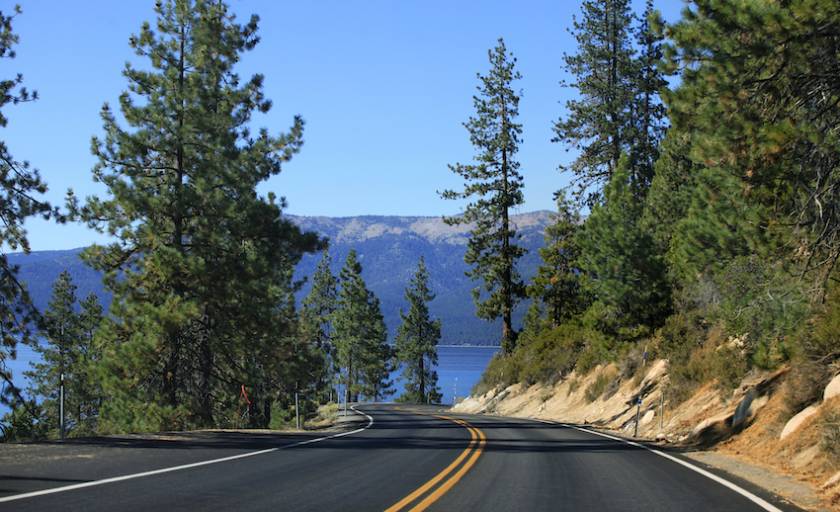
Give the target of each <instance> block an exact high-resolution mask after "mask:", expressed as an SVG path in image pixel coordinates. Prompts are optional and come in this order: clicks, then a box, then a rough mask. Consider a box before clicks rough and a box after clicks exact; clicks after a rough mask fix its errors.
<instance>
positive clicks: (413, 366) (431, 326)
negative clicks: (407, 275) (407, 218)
mask: <svg viewBox="0 0 840 512" xmlns="http://www.w3.org/2000/svg"><path fill="white" fill-rule="evenodd" d="M434 298H435V294H434V293H432V291H431V289H430V288H429V272H428V270H427V269H426V262H425V261H424V260H423V257H422V256H421V257H420V261H419V262H418V263H417V271H416V272H415V274H414V277H413V278H412V279H411V283H410V284H409V286H408V287H407V288H406V289H405V300H406V301H407V302H408V311H407V312H403V311H402V310H401V311H400V318H401V319H402V323H401V324H400V326H399V328H398V329H397V337H396V340H395V342H394V348H395V350H396V353H397V361H399V363H400V364H401V365H402V367H403V371H402V378H403V379H404V380H405V394H404V395H403V397H402V398H403V399H405V400H407V401H410V402H419V403H435V402H438V401H440V391H439V390H438V387H437V372H436V371H435V366H436V365H437V344H438V342H439V341H440V320H432V318H431V316H430V315H429V302H431V301H432V300H434Z"/></svg>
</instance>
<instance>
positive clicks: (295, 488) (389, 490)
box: [0, 405, 796, 512]
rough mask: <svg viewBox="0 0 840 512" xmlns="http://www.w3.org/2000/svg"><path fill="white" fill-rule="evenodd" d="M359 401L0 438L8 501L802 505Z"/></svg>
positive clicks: (540, 438)
mask: <svg viewBox="0 0 840 512" xmlns="http://www.w3.org/2000/svg"><path fill="white" fill-rule="evenodd" d="M358 409H359V410H360V411H361V412H363V413H365V414H366V415H367V417H363V418H360V419H361V421H360V422H359V423H356V424H354V425H353V426H351V427H349V433H348V431H345V432H343V433H342V434H339V435H338V436H336V437H332V438H324V436H325V435H324V434H320V435H319V434H313V433H306V434H259V433H255V434H242V433H225V432H198V433H185V434H177V435H172V436H170V437H162V438H156V439H152V440H148V439H140V438H134V437H107V438H97V439H87V440H78V441H70V442H65V443H52V444H33V445H23V446H8V447H2V448H0V510H16V511H29V510H88V511H106V510H107V511H124V510H126V511H129V510H138V511H140V510H142V511H148V510H157V511H161V512H162V511H169V510H224V511H230V510H238V511H239V510H242V511H249V510H295V511H297V510H318V511H328V510H340V511H368V510H379V511H381V510H389V512H398V511H403V510H405V511H409V510H414V511H420V510H436V511H453V510H489V511H543V510H599V511H608V510H621V511H629V510H644V511H653V510H662V511H679V510H687V511H688V510H698V511H700V510H702V511H708V510H716V511H750V510H774V508H773V507H778V509H779V510H796V509H795V508H793V507H791V506H789V505H785V504H783V503H781V502H779V501H777V500H776V499H775V498H774V497H772V496H768V495H767V494H766V493H763V492H761V491H759V490H757V489H754V488H751V487H749V486H748V485H746V484H744V483H743V482H739V481H735V480H733V479H732V478H730V477H726V479H725V480H721V481H715V480H713V479H712V478H710V477H709V476H707V475H703V474H701V473H698V472H697V471H695V470H693V469H692V468H690V467H687V466H686V465H684V464H682V463H680V462H678V461H680V460H681V459H679V458H677V459H676V460H672V459H670V458H667V457H668V456H670V455H668V454H664V455H665V456H663V454H657V453H654V452H653V451H650V450H648V449H645V448H643V447H639V446H632V445H629V444H627V443H625V442H623V441H621V440H618V439H610V438H607V437H602V436H600V435H597V434H594V433H591V432H587V431H583V430H579V429H576V428H573V427H570V426H564V425H557V424H546V423H539V422H536V421H530V420H522V419H512V418H500V417H492V416H472V415H459V414H453V413H450V412H448V411H446V410H445V409H441V408H436V407H421V406H400V405H361V406H359V407H358ZM319 436H320V437H319ZM219 459H224V460H219ZM183 466H186V467H183ZM701 471H702V470H701ZM114 477H121V478H114ZM712 477H714V475H712ZM108 479H111V480H108ZM726 485H729V486H730V487H734V488H735V489H736V490H733V489H732V488H730V487H727V486H726ZM68 486H69V488H68ZM51 490H52V491H57V492H50V491H51ZM745 494H746V496H745ZM4 500H6V501H4ZM765 500H766V501H765Z"/></svg>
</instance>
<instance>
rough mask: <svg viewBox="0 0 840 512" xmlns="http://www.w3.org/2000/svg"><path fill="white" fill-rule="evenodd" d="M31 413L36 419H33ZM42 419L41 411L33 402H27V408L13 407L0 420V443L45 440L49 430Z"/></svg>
mask: <svg viewBox="0 0 840 512" xmlns="http://www.w3.org/2000/svg"><path fill="white" fill-rule="evenodd" d="M30 411H31V412H30ZM33 413H34V414H35V415H36V417H33ZM43 418H44V415H43V411H41V408H40V407H39V406H38V404H36V403H35V402H34V401H33V402H29V403H28V404H27V407H15V408H14V409H12V410H11V411H9V412H7V413H6V414H5V415H4V416H3V418H2V419H0V435H2V437H0V441H2V442H4V443H6V442H11V441H34V440H38V439H45V438H46V437H47V436H48V434H49V430H50V429H49V426H48V425H47V422H46V421H44V419H43Z"/></svg>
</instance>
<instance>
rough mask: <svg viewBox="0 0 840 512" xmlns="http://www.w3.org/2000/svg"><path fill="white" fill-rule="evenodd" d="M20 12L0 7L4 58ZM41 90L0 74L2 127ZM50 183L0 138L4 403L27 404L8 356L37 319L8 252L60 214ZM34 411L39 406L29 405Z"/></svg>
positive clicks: (11, 51)
mask: <svg viewBox="0 0 840 512" xmlns="http://www.w3.org/2000/svg"><path fill="white" fill-rule="evenodd" d="M20 13H21V10H20V7H17V6H15V7H14V8H13V9H11V12H9V10H7V9H5V8H4V9H0V59H13V58H14V57H15V45H16V44H17V43H18V35H17V34H16V33H15V32H14V30H13V27H12V22H13V21H14V18H15V17H16V16H17V15H18V14H20ZM37 97H38V95H37V93H36V92H34V91H29V90H28V89H26V88H25V87H24V86H23V76H22V75H20V74H17V75H14V76H12V77H10V78H2V79H0V127H3V128H5V127H7V125H8V122H9V120H8V118H7V117H6V114H5V112H4V111H3V109H4V108H5V107H8V106H9V105H10V104H11V105H16V104H18V103H21V102H27V101H33V100H35V99H37ZM46 191H47V185H46V184H45V183H44V181H43V180H42V179H41V176H40V174H39V173H38V170H37V169H34V168H32V167H31V166H30V165H29V163H28V162H27V161H25V160H23V161H21V160H18V159H16V158H15V157H14V156H13V155H12V154H11V150H10V149H9V147H8V146H7V145H6V143H5V142H4V141H3V140H0V218H2V219H3V222H2V223H0V381H2V382H3V384H4V385H3V386H2V387H3V389H4V393H3V394H2V395H0V403H3V404H6V405H14V406H17V405H24V406H25V402H24V399H23V397H22V395H21V392H20V389H19V388H18V387H17V386H16V385H15V384H14V382H13V380H12V377H13V376H12V373H11V371H10V370H9V369H8V368H7V367H6V361H7V360H10V359H14V358H15V357H16V354H17V352H16V347H17V344H18V343H24V344H32V343H34V339H33V338H32V330H31V326H32V325H33V324H34V323H35V322H36V321H37V312H36V311H35V309H34V308H33V307H32V304H31V301H30V299H29V294H28V293H27V291H26V287H25V286H24V285H23V283H21V282H20V281H19V280H18V277H17V271H18V269H17V268H16V267H15V266H13V265H11V264H9V260H8V258H7V256H6V253H7V251H23V252H26V253H28V252H29V242H28V240H27V237H26V230H25V229H24V227H23V223H24V221H25V220H26V219H27V218H29V217H42V218H50V217H51V216H55V217H58V218H59V220H62V219H61V217H60V216H59V215H58V212H57V210H55V209H54V208H52V207H51V206H50V205H49V203H47V202H46V201H44V200H43V199H42V195H43V194H44V193H45V192H46ZM25 408H27V409H29V410H30V412H32V413H34V409H33V408H31V407H28V406H25Z"/></svg>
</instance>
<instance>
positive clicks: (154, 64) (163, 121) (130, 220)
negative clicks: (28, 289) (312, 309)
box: [69, 0, 319, 430]
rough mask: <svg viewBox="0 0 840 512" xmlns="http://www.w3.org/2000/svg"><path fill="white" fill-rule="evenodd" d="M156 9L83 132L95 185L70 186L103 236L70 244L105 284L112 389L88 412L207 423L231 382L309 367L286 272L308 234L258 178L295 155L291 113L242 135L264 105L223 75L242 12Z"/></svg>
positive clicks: (298, 125) (266, 382)
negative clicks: (280, 124)
mask: <svg viewBox="0 0 840 512" xmlns="http://www.w3.org/2000/svg"><path fill="white" fill-rule="evenodd" d="M155 12H156V14H157V20H156V23H155V24H154V28H153V26H152V25H150V24H149V23H144V24H143V26H142V27H141V30H140V33H139V34H137V35H135V36H132V37H131V39H130V45H131V47H132V49H133V50H134V52H135V53H136V54H137V55H138V57H140V60H139V61H138V62H145V63H146V64H147V66H148V67H147V68H142V69H141V68H139V67H136V65H135V64H131V63H129V64H127V65H126V67H125V70H124V72H123V74H124V75H125V76H126V78H127V80H128V81H129V84H130V85H129V87H128V91H126V92H125V93H123V94H122V95H121V96H120V102H119V107H120V111H121V116H117V115H116V113H115V112H113V111H112V110H111V108H110V107H109V106H108V105H107V104H106V105H105V106H104V107H103V109H102V120H103V124H104V132H105V135H104V138H102V139H100V138H98V137H95V138H94V139H93V142H92V150H93V153H94V155H95V156H96V157H97V159H98V163H97V164H96V166H95V167H94V169H93V176H94V179H95V180H96V181H99V182H101V183H102V184H103V185H104V188H105V190H106V196H105V197H104V198H99V197H90V198H88V199H87V201H86V203H85V204H84V205H83V206H80V205H79V204H78V202H77V201H76V199H75V198H74V197H73V196H72V195H71V197H70V199H69V206H70V207H71V209H72V211H73V212H74V213H75V214H77V215H78V216H79V217H80V218H81V219H83V220H84V221H86V222H87V223H88V225H89V226H91V227H93V228H96V229H98V230H100V231H102V232H105V233H107V234H109V235H111V238H112V239H113V240H114V241H113V242H111V243H109V244H108V245H105V246H93V247H91V248H89V249H87V250H86V251H85V252H84V255H83V257H84V258H85V260H86V261H87V262H88V263H89V264H90V265H91V266H92V267H93V268H95V269H97V270H99V271H102V272H104V273H105V284H106V286H107V287H108V288H109V290H110V291H112V292H113V295H114V300H113V303H112V305H111V310H110V313H111V315H112V317H113V318H112V320H111V321H109V322H108V328H107V329H105V330H104V331H103V333H102V334H101V335H100V339H101V340H102V343H103V344H104V345H105V348H104V358H103V359H104V367H105V368H107V371H108V375H107V376H105V377H104V378H103V386H104V387H103V389H104V391H105V393H106V394H107V395H108V396H109V398H110V397H113V399H109V400H108V402H107V404H106V405H107V406H106V407H103V410H102V416H103V422H104V423H105V424H107V425H109V428H113V429H115V430H123V429H129V430H131V429H137V428H144V429H145V428H151V429H157V428H169V427H172V426H173V425H206V426H212V425H215V424H216V418H223V417H227V416H229V414H228V412H229V410H231V409H233V408H235V407H236V405H235V403H236V397H237V396H238V392H239V388H240V386H241V385H243V384H245V385H246V386H247V387H248V388H249V389H250V392H251V394H252V398H253V402H254V403H255V404H257V403H261V404H270V403H271V402H273V401H274V400H275V399H276V398H277V397H278V395H285V396H286V397H287V396H288V394H289V393H290V391H293V389H294V387H295V383H297V382H300V381H303V380H304V379H314V377H310V376H309V375H308V374H309V373H311V372H309V371H308V369H307V368H306V365H307V361H310V360H311V358H309V357H308V356H307V351H306V350H305V349H306V347H301V346H300V345H296V344H295V343H294V339H295V337H294V336H293V335H294V333H295V330H296V326H295V318H294V300H293V295H292V294H293V291H294V289H295V284H294V283H293V281H292V271H293V269H294V265H295V264H296V263H297V262H298V261H299V259H300V258H301V256H302V254H303V253H304V252H308V251H313V250H315V249H317V248H318V246H319V243H318V239H317V237H316V236H315V235H314V234H306V233H302V232H301V231H300V229H299V228H297V227H296V225H295V224H294V223H292V222H291V221H290V220H289V219H286V218H284V217H283V216H282V209H283V207H284V206H285V204H284V201H283V200H280V201H279V202H278V201H277V200H276V199H275V197H274V196H273V194H270V195H269V196H268V197H267V198H264V197H261V196H259V195H258V194H257V191H256V189H257V186H258V185H259V184H260V183H262V182H263V181H265V180H267V179H268V178H270V177H271V176H274V175H276V174H278V173H279V172H280V171H281V167H282V166H283V164H285V163H286V162H287V161H288V160H289V159H290V158H291V157H292V156H293V155H294V154H295V153H297V151H298V150H299V148H300V146H301V144H302V130H303V121H302V120H301V119H300V118H295V120H294V123H293V125H292V127H291V129H290V130H289V132H288V133H285V134H279V135H277V136H272V135H270V134H269V133H268V132H267V131H266V130H259V131H258V132H256V133H255V134H252V133H251V121H252V119H251V118H252V115H253V114H254V113H264V112H267V111H268V110H269V109H270V107H271V103H270V101H268V100H267V99H265V98H264V96H263V93H262V82H263V78H262V76H261V75H254V76H252V77H251V78H250V79H247V80H241V79H240V78H239V77H238V76H237V74H236V72H235V67H236V65H237V63H238V61H239V59H240V58H241V56H242V54H243V53H245V52H246V51H249V50H251V49H253V48H254V46H255V45H256V43H257V42H258V39H259V38H258V36H257V18H256V16H254V17H252V18H251V19H250V20H249V21H248V22H247V23H245V24H239V23H237V22H236V21H235V19H234V16H233V15H232V14H231V13H230V12H229V10H228V7H227V6H226V5H225V4H224V3H223V2H216V1H210V0H194V1H193V0H169V1H164V2H158V3H157V5H156V7H155ZM120 119H124V123H125V125H127V127H124V126H122V125H121V121H120ZM255 408H256V409H258V410H268V409H270V408H269V407H265V406H263V407H256V405H255ZM145 409H148V412H144V410H145ZM266 416H267V415H265V414H262V415H252V416H251V417H252V418H255V419H256V418H258V419H259V421H261V422H263V423H265V421H267V418H266Z"/></svg>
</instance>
